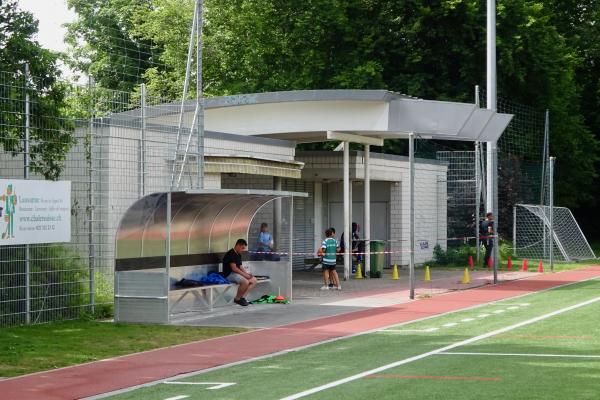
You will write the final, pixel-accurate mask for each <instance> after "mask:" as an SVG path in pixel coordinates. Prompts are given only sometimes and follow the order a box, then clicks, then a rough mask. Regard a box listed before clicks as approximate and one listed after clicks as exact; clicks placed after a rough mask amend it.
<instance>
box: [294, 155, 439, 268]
mask: <svg viewBox="0 0 600 400" xmlns="http://www.w3.org/2000/svg"><path fill="white" fill-rule="evenodd" d="M298 159H299V160H300V161H303V162H305V168H304V170H303V174H302V175H303V178H305V177H306V179H310V178H312V179H336V178H337V179H339V177H340V176H341V175H342V157H341V155H340V154H336V153H328V154H327V153H317V154H311V153H310V152H307V153H300V154H299V155H298ZM370 161H371V184H372V187H371V190H372V194H371V201H372V202H376V201H380V200H381V199H380V198H379V197H380V196H381V193H385V194H386V196H389V197H387V200H388V201H389V205H388V210H389V221H388V225H389V236H388V237H387V238H385V239H386V240H387V242H386V246H385V248H386V250H387V251H390V252H391V254H390V255H389V257H387V262H389V263H390V264H392V265H393V264H398V265H408V263H409V259H410V247H409V246H410V240H409V239H410V227H409V213H410V203H409V164H408V160H407V158H406V157H378V155H377V154H373V153H372V154H371V159H370ZM350 165H351V166H352V167H351V170H350V177H351V179H353V180H362V179H363V178H364V167H363V157H362V153H360V152H358V153H353V154H351V157H350ZM446 172H447V167H446V166H445V165H444V164H442V163H437V162H435V161H433V162H429V161H423V160H418V162H416V164H415V249H414V251H415V262H416V263H418V264H421V263H426V262H427V261H430V260H432V258H433V249H434V247H435V245H436V244H439V245H440V246H441V247H442V249H446V236H447V200H446V186H445V182H446ZM377 181H379V182H377ZM381 181H384V182H385V181H387V182H389V183H388V185H389V192H388V191H382V190H377V185H378V184H381V183H384V182H381ZM329 185H332V184H331V183H330V184H329ZM335 185H338V186H336V188H337V190H333V191H331V190H330V191H326V190H324V191H323V192H324V193H325V192H327V193H329V196H330V198H329V199H328V200H327V202H332V201H336V199H337V200H338V201H342V200H341V199H342V197H341V196H342V194H341V193H342V186H341V183H340V182H338V183H335ZM363 190H364V189H363V186H362V185H360V186H358V185H356V184H355V185H354V186H353V190H352V192H353V202H357V201H361V200H362V198H363ZM388 193H389V194H388ZM331 196H333V197H331ZM378 196H379V197H378ZM327 202H326V200H324V206H325V205H326V204H327ZM324 214H325V215H327V211H324ZM327 223H328V222H325V224H326V226H328V225H327ZM340 234H341V232H340ZM377 239H380V238H377Z"/></svg>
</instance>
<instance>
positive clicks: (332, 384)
mask: <svg viewBox="0 0 600 400" xmlns="http://www.w3.org/2000/svg"><path fill="white" fill-rule="evenodd" d="M598 301H600V297H595V298H593V299H590V300H587V301H584V302H582V303H578V304H574V305H572V306H570V307H565V308H561V309H560V310H556V311H553V312H551V313H548V314H543V315H540V316H538V317H535V318H531V319H528V320H526V321H522V322H519V323H517V324H514V325H510V326H507V327H504V328H501V329H497V330H495V331H492V332H488V333H484V334H483V335H479V336H475V337H472V338H470V339H466V340H462V341H460V342H456V343H453V344H451V345H448V346H444V347H440V348H439V349H435V350H432V351H428V352H427V353H423V354H419V355H416V356H413V357H409V358H405V359H404V360H399V361H396V362H393V363H391V364H387V365H383V366H381V367H378V368H373V369H371V370H368V371H364V372H361V373H359V374H355V375H352V376H349V377H346V378H343V379H338V380H337V381H333V382H330V383H327V384H325V385H321V386H317V387H314V388H312V389H309V390H305V391H303V392H300V393H296V394H293V395H291V396H287V397H282V398H281V400H295V399H300V398H302V397H306V396H309V395H311V394H315V393H319V392H322V391H323V390H327V389H331V388H333V387H336V386H339V385H343V384H345V383H348V382H352V381H355V380H357V379H361V378H365V377H367V376H369V375H373V374H377V373H380V372H383V371H386V370H388V369H391V368H395V367H399V366H401V365H405V364H408V363H411V362H414V361H418V360H421V359H423V358H427V357H429V356H432V355H435V354H440V353H443V352H446V351H448V350H452V349H455V348H457V347H461V346H465V345H468V344H471V343H475V342H478V341H480V340H483V339H487V338H490V337H492V336H496V335H500V334H502V333H506V332H509V331H512V330H514V329H517V328H520V327H523V326H527V325H531V324H534V323H536V322H539V321H542V320H544V319H547V318H551V317H554V316H556V315H559V314H563V313H566V312H569V311H572V310H575V309H577V308H581V307H584V306H587V305H589V304H592V303H596V302H598Z"/></svg>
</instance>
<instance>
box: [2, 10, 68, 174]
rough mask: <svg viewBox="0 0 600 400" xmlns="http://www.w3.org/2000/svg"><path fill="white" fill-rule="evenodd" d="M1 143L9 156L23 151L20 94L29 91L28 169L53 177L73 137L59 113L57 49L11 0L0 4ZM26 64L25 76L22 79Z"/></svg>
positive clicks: (61, 102) (62, 89) (22, 97)
mask: <svg viewBox="0 0 600 400" xmlns="http://www.w3.org/2000/svg"><path fill="white" fill-rule="evenodd" d="M0 26H2V30H0V80H1V81H2V84H1V85H0V98H1V99H2V100H1V101H0V146H2V148H3V149H4V151H6V152H9V153H11V154H12V155H13V156H16V155H18V154H21V153H22V152H23V137H24V132H25V94H26V92H27V93H29V96H30V106H31V108H30V113H31V118H30V123H31V125H30V126H31V128H30V139H31V140H30V170H32V171H33V172H38V173H40V174H42V175H43V176H44V177H46V178H47V179H57V178H58V177H59V175H60V172H61V170H62V166H63V161H64V159H65V156H66V153H67V152H68V150H69V149H70V147H71V145H72V143H73V139H72V135H71V130H72V125H71V124H70V123H69V122H68V121H66V120H65V119H63V118H61V115H62V111H63V109H64V107H65V96H66V90H67V86H66V85H65V84H63V83H61V82H59V81H58V79H57V78H58V77H59V75H60V71H59V69H58V67H57V58H58V56H57V54H54V53H52V52H50V51H49V50H46V49H43V48H42V47H41V46H40V45H39V43H38V42H37V41H36V40H35V39H34V35H35V34H36V33H37V21H35V20H34V18H33V16H32V15H31V14H30V13H28V12H23V11H21V10H19V8H18V4H17V2H16V0H7V1H3V2H1V3H0ZM25 64H28V65H29V70H30V76H32V77H34V78H30V79H28V80H26V77H25V74H24V66H25Z"/></svg>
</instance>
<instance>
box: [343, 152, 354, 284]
mask: <svg viewBox="0 0 600 400" xmlns="http://www.w3.org/2000/svg"><path fill="white" fill-rule="evenodd" d="M350 201H352V199H351V198H350V142H344V230H343V231H344V280H348V279H349V278H350V256H351V255H350V254H351V253H350V244H349V240H348V237H351V236H352V234H351V233H350V232H351V227H350Z"/></svg>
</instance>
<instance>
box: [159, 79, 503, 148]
mask: <svg viewBox="0 0 600 400" xmlns="http://www.w3.org/2000/svg"><path fill="white" fill-rule="evenodd" d="M194 103H195V102H194V101H190V102H189V103H188V104H186V107H185V109H186V120H187V121H188V123H189V122H191V119H192V116H193V113H194V106H195V104H194ZM179 109H180V104H177V103H170V104H165V105H163V106H158V107H153V109H152V112H150V113H148V115H147V117H148V118H149V119H150V120H151V121H153V122H155V123H161V124H167V125H176V124H177V122H178V118H179V117H178V114H179ZM511 119H512V115H511V114H500V113H497V112H495V111H493V110H487V109H482V108H479V107H478V106H476V105H475V104H471V103H458V102H446V101H432V100H422V99H417V98H413V97H409V96H405V95H401V94H398V93H394V92H389V91H386V90H299V91H288V92H271V93H252V94H243V95H236V96H223V97H214V98H208V99H206V100H205V128H206V129H207V130H210V131H218V132H227V133H234V134H238V135H246V136H264V137H271V138H278V139H286V140H294V141H296V142H320V141H325V140H327V137H326V135H327V131H337V132H347V133H356V134H360V135H364V136H371V137H377V138H384V139H395V138H405V137H407V135H408V134H409V133H411V132H412V133H415V134H417V135H419V136H421V137H425V138H431V139H441V140H462V141H494V140H497V139H498V138H499V137H500V135H501V134H502V132H503V131H504V129H505V128H506V127H507V125H508V124H509V122H510V121H511Z"/></svg>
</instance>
